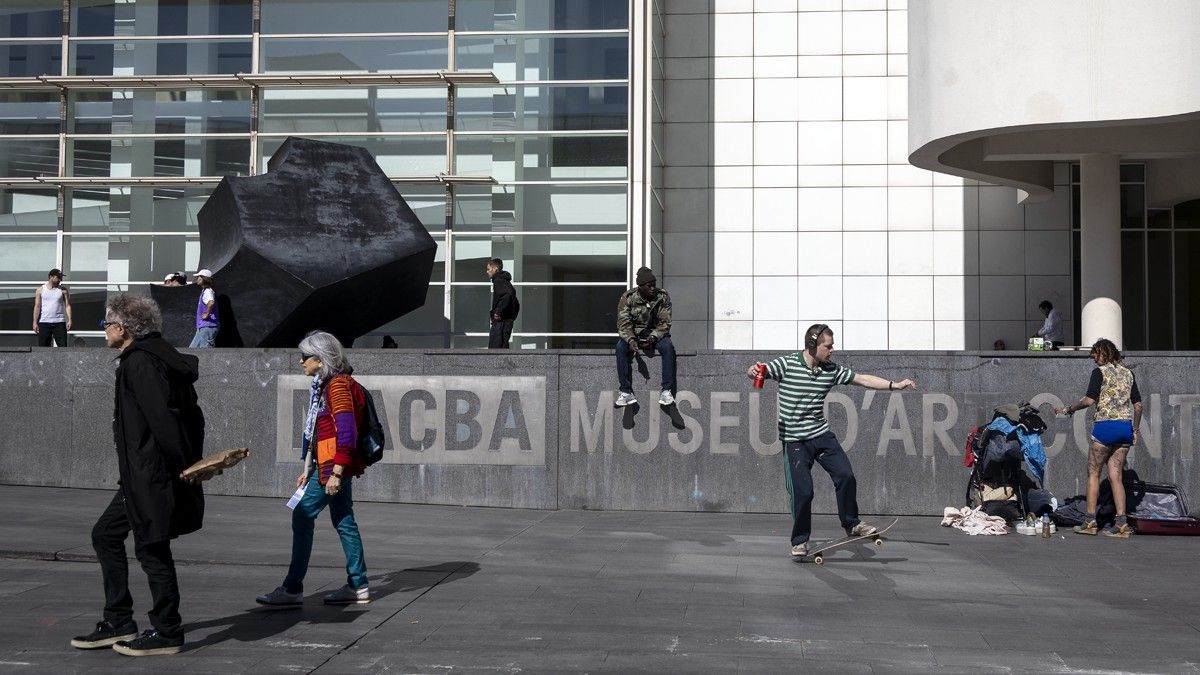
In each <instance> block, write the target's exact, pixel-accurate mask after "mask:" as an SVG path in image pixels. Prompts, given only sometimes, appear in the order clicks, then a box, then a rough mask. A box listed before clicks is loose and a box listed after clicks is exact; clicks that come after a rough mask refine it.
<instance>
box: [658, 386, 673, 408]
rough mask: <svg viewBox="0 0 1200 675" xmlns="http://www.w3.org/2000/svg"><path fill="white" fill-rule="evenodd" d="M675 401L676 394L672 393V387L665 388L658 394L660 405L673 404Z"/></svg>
mask: <svg viewBox="0 0 1200 675" xmlns="http://www.w3.org/2000/svg"><path fill="white" fill-rule="evenodd" d="M674 402H675V394H672V393H671V390H670V389H663V390H662V393H661V394H659V395H658V404H659V405H671V404H672V403H674Z"/></svg>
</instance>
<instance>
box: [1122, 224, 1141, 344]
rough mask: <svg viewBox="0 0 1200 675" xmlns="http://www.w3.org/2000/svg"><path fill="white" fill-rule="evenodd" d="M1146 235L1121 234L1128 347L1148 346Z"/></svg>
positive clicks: (1123, 328) (1123, 329) (1124, 332)
mask: <svg viewBox="0 0 1200 675" xmlns="http://www.w3.org/2000/svg"><path fill="white" fill-rule="evenodd" d="M1145 242H1146V240H1145V235H1144V234H1143V233H1141V232H1122V233H1121V324H1122V328H1121V331H1122V333H1123V334H1124V337H1125V345H1124V348H1125V349H1145V348H1146V295H1145V293H1146V263H1145V258H1144V256H1145V255H1146V243H1145Z"/></svg>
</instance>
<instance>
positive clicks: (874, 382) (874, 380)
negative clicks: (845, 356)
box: [851, 373, 917, 391]
mask: <svg viewBox="0 0 1200 675" xmlns="http://www.w3.org/2000/svg"><path fill="white" fill-rule="evenodd" d="M851 382H852V383H853V384H857V385H858V386H860V387H866V388H867V389H887V390H888V391H896V390H900V389H916V388H917V383H916V382H913V381H912V380H908V379H905V380H901V381H899V382H893V381H891V380H885V379H883V378H882V377H875V376H874V375H867V374H865V373H856V374H855V375H854V379H853V380H851Z"/></svg>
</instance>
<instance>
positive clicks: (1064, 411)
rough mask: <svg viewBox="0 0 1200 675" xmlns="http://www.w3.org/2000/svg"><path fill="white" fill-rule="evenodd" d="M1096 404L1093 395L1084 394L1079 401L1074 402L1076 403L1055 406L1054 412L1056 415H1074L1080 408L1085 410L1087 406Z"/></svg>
mask: <svg viewBox="0 0 1200 675" xmlns="http://www.w3.org/2000/svg"><path fill="white" fill-rule="evenodd" d="M1094 405H1096V399H1094V398H1092V397H1091V396H1084V397H1083V398H1081V399H1079V402H1078V403H1074V404H1072V405H1068V406H1063V407H1061V408H1055V409H1054V414H1055V415H1074V414H1075V413H1076V412H1078V411H1080V410H1084V409H1085V408H1090V407H1092V406H1094Z"/></svg>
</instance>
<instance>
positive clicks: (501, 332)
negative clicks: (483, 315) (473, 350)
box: [488, 319, 513, 349]
mask: <svg viewBox="0 0 1200 675" xmlns="http://www.w3.org/2000/svg"><path fill="white" fill-rule="evenodd" d="M512 328H513V322H512V319H504V320H503V321H493V322H492V328H491V330H490V331H488V349H508V340H509V338H511V337H512Z"/></svg>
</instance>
